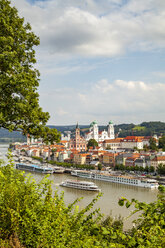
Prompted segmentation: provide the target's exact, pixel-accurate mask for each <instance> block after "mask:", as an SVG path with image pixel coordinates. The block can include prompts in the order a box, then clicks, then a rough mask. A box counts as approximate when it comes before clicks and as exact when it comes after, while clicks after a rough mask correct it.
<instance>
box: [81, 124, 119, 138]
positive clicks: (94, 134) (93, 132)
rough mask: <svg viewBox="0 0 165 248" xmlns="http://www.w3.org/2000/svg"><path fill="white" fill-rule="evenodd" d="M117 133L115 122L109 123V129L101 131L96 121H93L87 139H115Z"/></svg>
mask: <svg viewBox="0 0 165 248" xmlns="http://www.w3.org/2000/svg"><path fill="white" fill-rule="evenodd" d="M114 138H115V133H114V126H113V122H112V121H110V122H109V123H108V130H107V131H106V130H103V131H100V132H99V128H98V125H97V122H96V121H93V122H92V123H91V124H90V128H89V132H88V133H86V135H85V139H86V140H87V141H88V140H90V139H95V140H96V141H97V142H99V141H104V140H107V139H114Z"/></svg>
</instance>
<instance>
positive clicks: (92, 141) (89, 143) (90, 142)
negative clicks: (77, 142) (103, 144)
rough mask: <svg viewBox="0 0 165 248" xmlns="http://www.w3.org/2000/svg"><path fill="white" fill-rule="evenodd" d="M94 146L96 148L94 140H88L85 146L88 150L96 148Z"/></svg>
mask: <svg viewBox="0 0 165 248" xmlns="http://www.w3.org/2000/svg"><path fill="white" fill-rule="evenodd" d="M96 146H98V142H97V141H96V140H95V139H90V140H89V141H88V144H87V147H88V149H89V147H96Z"/></svg>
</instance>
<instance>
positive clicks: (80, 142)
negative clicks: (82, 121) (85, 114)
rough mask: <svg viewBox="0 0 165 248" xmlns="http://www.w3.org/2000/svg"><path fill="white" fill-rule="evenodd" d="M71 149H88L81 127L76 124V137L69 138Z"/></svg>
mask: <svg viewBox="0 0 165 248" xmlns="http://www.w3.org/2000/svg"><path fill="white" fill-rule="evenodd" d="M69 149H76V150H77V151H86V150H87V146H86V140H85V139H84V138H83V137H81V136H80V128H79V126H78V124H77V125H76V130H75V137H74V138H72V139H70V140H69Z"/></svg>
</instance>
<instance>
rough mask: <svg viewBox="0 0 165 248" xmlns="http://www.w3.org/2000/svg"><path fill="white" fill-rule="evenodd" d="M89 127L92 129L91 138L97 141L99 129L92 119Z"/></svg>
mask: <svg viewBox="0 0 165 248" xmlns="http://www.w3.org/2000/svg"><path fill="white" fill-rule="evenodd" d="M90 129H91V131H92V137H91V138H92V139H95V140H96V141H97V142H98V141H99V129H98V125H97V122H96V121H93V122H92V123H91V124H90Z"/></svg>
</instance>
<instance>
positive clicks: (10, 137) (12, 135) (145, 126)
mask: <svg viewBox="0 0 165 248" xmlns="http://www.w3.org/2000/svg"><path fill="white" fill-rule="evenodd" d="M49 127H50V128H56V129H57V130H58V131H59V132H61V133H65V131H71V132H72V131H74V130H75V125H68V126H54V125H49ZM79 127H80V129H81V133H82V134H84V133H85V132H87V131H88V130H89V125H79ZM114 127H115V133H116V134H118V136H119V137H124V136H128V135H136V136H151V135H154V134H157V135H165V123H164V122H160V121H151V122H142V123H141V124H139V125H135V124H133V123H131V124H119V125H115V126H114ZM104 129H107V126H99V130H104ZM25 140H26V137H25V136H23V135H22V134H21V133H20V132H9V131H8V130H6V129H4V128H1V129H0V142H7V143H9V142H16V141H18V142H19V141H20V142H21V141H25Z"/></svg>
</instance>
